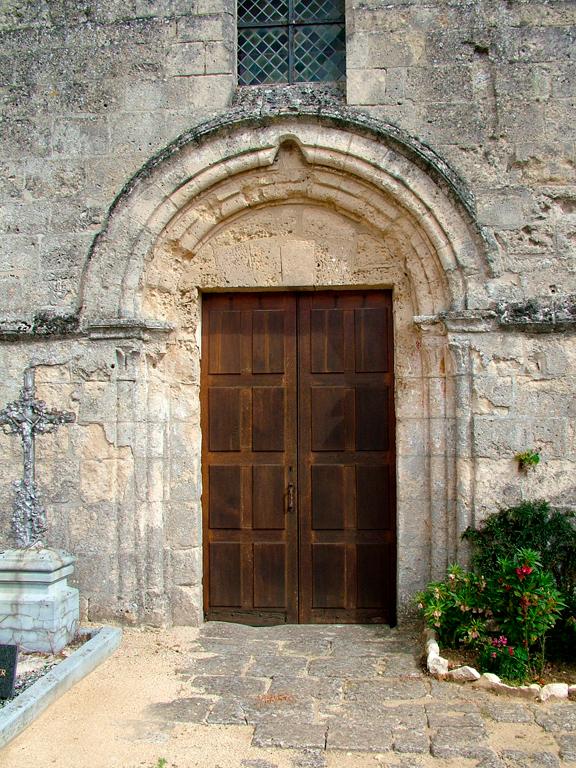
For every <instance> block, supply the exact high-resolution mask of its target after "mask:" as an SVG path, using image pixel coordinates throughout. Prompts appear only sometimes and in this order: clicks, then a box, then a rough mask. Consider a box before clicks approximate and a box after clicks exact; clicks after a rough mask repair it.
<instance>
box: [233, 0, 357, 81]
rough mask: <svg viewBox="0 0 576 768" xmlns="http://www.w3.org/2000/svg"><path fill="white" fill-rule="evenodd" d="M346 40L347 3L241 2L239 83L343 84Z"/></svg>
mask: <svg viewBox="0 0 576 768" xmlns="http://www.w3.org/2000/svg"><path fill="white" fill-rule="evenodd" d="M345 35H346V31H345V27H344V0H238V82H239V84H240V85H257V84H260V83H310V82H335V81H337V80H343V79H344V76H345V74H346V48H345V42H346V38H345Z"/></svg>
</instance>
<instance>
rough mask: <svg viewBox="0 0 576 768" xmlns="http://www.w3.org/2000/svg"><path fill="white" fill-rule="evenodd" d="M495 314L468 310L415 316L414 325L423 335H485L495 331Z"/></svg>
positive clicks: (490, 311) (489, 311) (484, 310)
mask: <svg viewBox="0 0 576 768" xmlns="http://www.w3.org/2000/svg"><path fill="white" fill-rule="evenodd" d="M495 319H496V313H495V312H494V311H493V310H490V309H468V310H460V311H457V312H439V313H438V314H436V315H416V316H415V317H414V323H415V324H416V325H417V326H418V327H419V328H420V330H421V331H422V332H424V333H437V334H441V335H444V334H445V333H487V332H490V331H494V330H496V323H495Z"/></svg>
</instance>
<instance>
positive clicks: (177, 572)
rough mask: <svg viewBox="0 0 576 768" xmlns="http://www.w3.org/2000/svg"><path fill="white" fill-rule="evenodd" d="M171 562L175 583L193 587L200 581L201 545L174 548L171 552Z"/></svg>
mask: <svg viewBox="0 0 576 768" xmlns="http://www.w3.org/2000/svg"><path fill="white" fill-rule="evenodd" d="M171 564H172V574H173V578H174V583H175V584H176V585H178V586H183V587H194V586H197V585H198V584H201V583H202V548H201V547H193V548H191V549H179V550H174V551H173V552H172V557H171Z"/></svg>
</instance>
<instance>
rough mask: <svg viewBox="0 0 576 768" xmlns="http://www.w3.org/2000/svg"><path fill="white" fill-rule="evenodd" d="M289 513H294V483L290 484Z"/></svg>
mask: <svg viewBox="0 0 576 768" xmlns="http://www.w3.org/2000/svg"><path fill="white" fill-rule="evenodd" d="M288 512H294V483H288Z"/></svg>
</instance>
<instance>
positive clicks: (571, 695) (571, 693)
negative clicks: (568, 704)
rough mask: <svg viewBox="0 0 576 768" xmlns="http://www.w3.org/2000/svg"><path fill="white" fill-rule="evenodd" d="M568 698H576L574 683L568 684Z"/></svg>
mask: <svg viewBox="0 0 576 768" xmlns="http://www.w3.org/2000/svg"><path fill="white" fill-rule="evenodd" d="M568 698H569V699H576V685H569V686H568Z"/></svg>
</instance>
